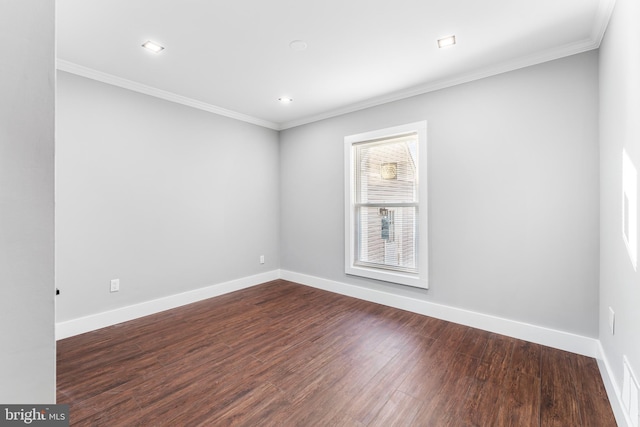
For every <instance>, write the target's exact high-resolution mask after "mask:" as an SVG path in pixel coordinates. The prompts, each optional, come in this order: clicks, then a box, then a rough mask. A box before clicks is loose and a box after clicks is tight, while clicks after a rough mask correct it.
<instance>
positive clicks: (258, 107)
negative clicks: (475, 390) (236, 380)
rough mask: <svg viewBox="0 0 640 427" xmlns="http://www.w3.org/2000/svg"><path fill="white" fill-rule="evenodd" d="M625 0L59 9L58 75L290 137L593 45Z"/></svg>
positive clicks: (342, 0)
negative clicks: (447, 42) (295, 46)
mask: <svg viewBox="0 0 640 427" xmlns="http://www.w3.org/2000/svg"><path fill="white" fill-rule="evenodd" d="M614 1H615V0H394V1H390V0H269V1H265V0H233V1H231V0H56V15H57V18H56V19H57V58H58V69H60V70H64V71H69V72H73V73H75V74H79V75H83V76H85V77H91V78H94V79H97V80H100V81H104V82H107V83H111V84H115V85H118V86H122V87H126V88H129V89H132V90H136V91H139V92H143V93H147V94H150V95H154V96H158V97H161V98H164V99H169V100H172V101H176V102H180V103H183V104H187V105H191V106H194V107H197V108H201V109H204V110H208V111H212V112H216V113H218V114H223V115H226V116H230V117H235V118H238V119H240V120H244V121H247V122H251V123H255V124H258V125H261V126H265V127H269V128H272V129H285V128H288V127H292V126H296V125H300V124H303V123H308V122H312V121H315V120H318V119H322V118H326V117H331V116H334V115H337V114H342V113H345V112H349V111H355V110H357V109H360V108H364V107H368V106H372V105H377V104H380V103H383V102H387V101H390V100H395V99H401V98H404V97H407V96H412V95H416V94H419V93H424V92H428V91H431V90H435V89H439V88H442V87H447V86H451V85H454V84H458V83H462V82H466V81H471V80H474V79H477V78H481V77H485V76H489V75H493V74H497V73H500V72H504V71H509V70H513V69H516V68H520V67H524V66H528V65H533V64H536V63H540V62H544V61H548V60H552V59H556V58H560V57H563V56H567V55H571V54H574V53H579V52H583V51H586V50H590V49H595V48H597V47H598V46H599V45H600V40H601V39H602V35H603V33H604V30H605V28H606V24H607V22H608V19H609V16H610V13H611V10H612V8H613V3H614ZM451 34H455V36H456V38H457V42H458V43H457V45H456V46H454V47H450V48H446V49H438V47H437V43H436V41H437V39H439V38H441V37H443V36H448V35H451ZM146 40H153V41H156V42H158V43H160V44H161V45H163V46H164V47H165V50H164V51H163V52H162V53H160V54H154V53H151V52H149V51H146V50H145V49H143V48H142V47H141V44H142V43H143V42H145V41H146ZM293 40H303V41H305V42H306V43H307V45H308V48H307V49H306V50H305V51H294V50H292V49H290V48H289V43H290V42H291V41H293ZM281 96H289V97H291V98H293V99H294V101H293V102H292V103H291V104H288V105H283V104H281V103H280V102H278V98H279V97H281Z"/></svg>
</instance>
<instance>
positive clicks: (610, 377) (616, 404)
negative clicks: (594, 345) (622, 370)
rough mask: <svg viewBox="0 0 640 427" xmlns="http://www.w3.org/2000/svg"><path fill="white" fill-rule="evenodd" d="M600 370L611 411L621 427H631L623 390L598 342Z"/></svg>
mask: <svg viewBox="0 0 640 427" xmlns="http://www.w3.org/2000/svg"><path fill="white" fill-rule="evenodd" d="M596 359H597V360H598V368H600V376H602V382H604V387H605V389H606V390H607V396H608V397H609V403H611V409H612V410H613V415H614V416H615V417H616V422H617V423H618V426H620V427H631V426H632V425H633V424H632V423H631V419H630V418H629V414H628V413H627V411H625V410H624V407H623V406H622V388H620V386H619V385H618V382H617V381H616V376H615V375H614V374H613V370H612V369H611V364H609V359H608V358H607V355H606V354H605V352H604V349H603V348H602V344H601V343H600V342H598V357H596Z"/></svg>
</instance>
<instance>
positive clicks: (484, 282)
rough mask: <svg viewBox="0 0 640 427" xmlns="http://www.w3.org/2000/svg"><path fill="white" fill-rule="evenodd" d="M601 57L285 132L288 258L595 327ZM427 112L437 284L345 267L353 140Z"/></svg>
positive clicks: (446, 300)
mask: <svg viewBox="0 0 640 427" xmlns="http://www.w3.org/2000/svg"><path fill="white" fill-rule="evenodd" d="M597 88H598V53H597V52H588V53H584V54H580V55H575V56H572V57H568V58H564V59H561V60H557V61H553V62H548V63H545V64H542V65H537V66H534V67H528V68H525V69H522V70H518V71H514V72H509V73H505V74H501V75H498V76H494V77H491V78H487V79H483V80H479V81H475V82H472V83H468V84H464V85H460V86H456V87H452V88H448V89H444V90H440V91H437V92H432V93H428V94H424V95H421V96H416V97H413V98H409V99H405V100H402V101H397V102H393V103H389V104H385V105H381V106H378V107H374V108H370V109H367V110H363V111H359V112H355V113H351V114H347V115H343V116H339V117H335V118H332V119H327V120H324V121H321V122H316V123H312V124H308V125H304V126H300V127H297V128H292V129H289V130H285V131H283V132H282V133H281V145H280V151H281V157H280V162H281V164H280V168H281V183H280V187H281V200H282V202H281V207H282V212H281V257H282V262H281V266H282V268H283V269H284V270H290V271H293V272H297V273H303V274H308V275H312V276H317V277H321V278H325V279H330V280H335V281H339V282H343V283H348V284H353V285H358V286H364V287H369V288H374V289H380V290H384V291H387V292H391V293H395V294H399V295H405V296H411V297H414V298H420V299H424V300H428V301H431V302H437V303H442V304H446V305H451V306H454V307H459V308H465V309H469V310H473V311H477V312H481V313H486V314H490V315H495V316H500V317H504V318H508V319H512V320H519V321H523V322H528V323H532V324H535V325H540V326H546V327H550V328H554V329H558V330H563V331H568V332H573V333H576V334H580V335H584V336H589V337H597V336H598V319H597V316H596V314H595V313H597V310H598V222H599V215H598V183H599V177H598V89H597ZM419 120H427V122H428V129H427V133H428V138H427V140H428V156H429V160H428V162H429V163H428V164H429V172H428V186H429V222H430V224H429V227H430V228H429V233H430V235H429V258H430V259H429V265H430V274H429V286H430V289H429V290H426V291H424V290H418V289H414V288H408V287H403V286H396V285H390V284H386V283H384V282H375V281H371V280H364V279H358V278H354V277H350V276H346V275H345V274H344V266H343V259H344V256H343V251H344V250H343V228H344V227H343V174H344V172H343V138H344V136H346V135H351V134H356V133H361V132H366V131H371V130H375V129H380V128H385V127H389V126H394V125H400V124H404V123H410V122H415V121H419Z"/></svg>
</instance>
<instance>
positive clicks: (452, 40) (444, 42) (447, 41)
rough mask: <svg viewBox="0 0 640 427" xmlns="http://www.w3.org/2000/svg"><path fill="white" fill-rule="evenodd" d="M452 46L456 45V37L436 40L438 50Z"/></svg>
mask: <svg viewBox="0 0 640 427" xmlns="http://www.w3.org/2000/svg"><path fill="white" fill-rule="evenodd" d="M454 44H456V36H448V37H443V38H441V39H439V40H438V47H439V48H440V49H442V48H443V47H448V46H453V45H454Z"/></svg>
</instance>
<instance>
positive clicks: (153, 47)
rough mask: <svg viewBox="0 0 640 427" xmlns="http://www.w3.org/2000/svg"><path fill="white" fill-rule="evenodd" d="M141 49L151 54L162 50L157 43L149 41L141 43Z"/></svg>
mask: <svg viewBox="0 0 640 427" xmlns="http://www.w3.org/2000/svg"><path fill="white" fill-rule="evenodd" d="M142 47H143V48H145V49H149V50H150V51H151V52H153V53H160V52H162V51H163V50H164V47H163V46H160V45H159V44H158V43H154V42H152V41H151V40H147V41H146V42H144V43H142Z"/></svg>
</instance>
